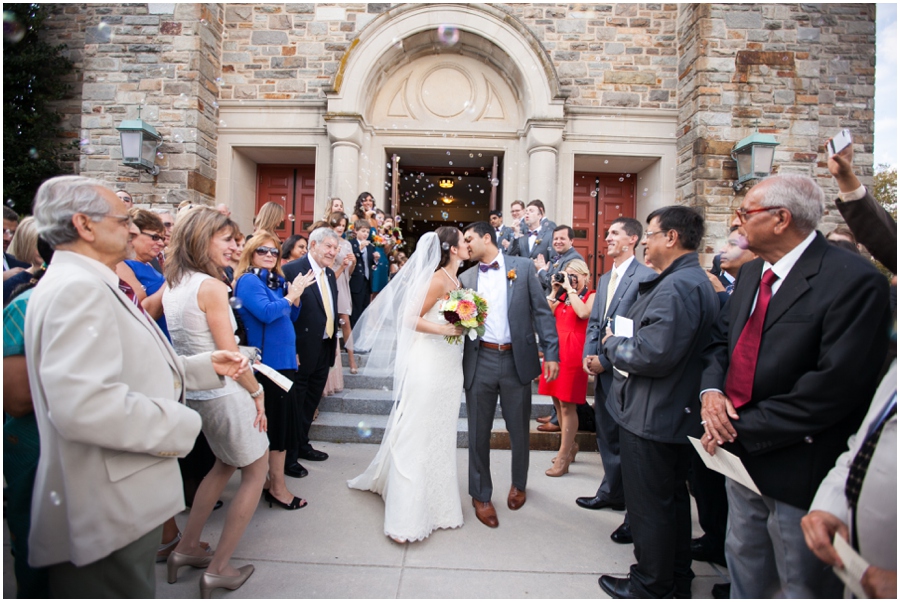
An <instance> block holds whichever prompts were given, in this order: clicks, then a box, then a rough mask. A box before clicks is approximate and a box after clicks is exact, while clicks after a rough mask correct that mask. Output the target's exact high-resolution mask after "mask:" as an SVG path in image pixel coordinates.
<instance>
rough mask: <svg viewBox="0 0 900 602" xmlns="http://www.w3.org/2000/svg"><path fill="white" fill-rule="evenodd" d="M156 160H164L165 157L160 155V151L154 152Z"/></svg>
mask: <svg viewBox="0 0 900 602" xmlns="http://www.w3.org/2000/svg"><path fill="white" fill-rule="evenodd" d="M156 158H157V159H165V158H166V156H165V155H164V154H162V153H161V152H160V151H156Z"/></svg>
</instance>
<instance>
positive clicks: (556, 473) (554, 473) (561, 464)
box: [544, 454, 572, 477]
mask: <svg viewBox="0 0 900 602" xmlns="http://www.w3.org/2000/svg"><path fill="white" fill-rule="evenodd" d="M571 457H572V455H571V454H569V457H568V458H566V459H565V460H560V459H559V458H557V459H556V462H554V463H553V467H552V468H549V469H547V472H545V473H544V474H545V475H547V476H548V477H561V476H563V475H564V474H566V473H567V472H569V463H570V462H571Z"/></svg>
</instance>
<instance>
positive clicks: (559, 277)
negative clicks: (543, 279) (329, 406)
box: [553, 272, 566, 284]
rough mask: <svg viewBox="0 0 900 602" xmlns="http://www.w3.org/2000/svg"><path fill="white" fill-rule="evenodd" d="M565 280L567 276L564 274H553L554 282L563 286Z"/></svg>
mask: <svg viewBox="0 0 900 602" xmlns="http://www.w3.org/2000/svg"><path fill="white" fill-rule="evenodd" d="M565 279H566V275H565V273H563V272H558V273H556V274H553V282H559V283H560V284H562V282H563V280H565Z"/></svg>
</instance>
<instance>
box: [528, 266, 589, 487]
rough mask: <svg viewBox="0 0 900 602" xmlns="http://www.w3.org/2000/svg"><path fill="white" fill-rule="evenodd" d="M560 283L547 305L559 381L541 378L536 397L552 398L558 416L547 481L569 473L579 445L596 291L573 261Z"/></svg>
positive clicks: (551, 293) (554, 289)
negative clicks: (556, 446)
mask: <svg viewBox="0 0 900 602" xmlns="http://www.w3.org/2000/svg"><path fill="white" fill-rule="evenodd" d="M559 276H562V277H563V278H562V281H561V282H559V281H557V280H554V282H553V288H552V289H551V291H550V295H549V296H548V297H547V301H549V303H550V309H551V310H553V315H554V316H555V317H556V331H557V333H558V334H559V377H558V378H557V379H556V380H553V381H551V382H547V381H546V380H544V377H543V375H541V381H540V385H539V386H538V393H539V394H541V395H550V396H551V397H553V405H554V406H555V407H556V414H557V416H559V426H560V427H561V431H562V433H561V437H560V444H559V452H558V453H557V455H556V458H554V460H553V467H552V468H550V469H549V470H547V472H546V474H547V476H548V477H561V476H563V475H564V474H566V473H567V472H569V464H570V463H571V462H573V461H574V460H575V454H577V453H578V445H577V444H576V443H575V435H576V434H577V433H578V405H583V404H585V403H587V401H586V399H585V398H586V395H587V381H588V376H587V374H586V373H585V372H584V370H583V369H582V367H581V366H582V361H581V359H582V351H583V350H584V339H585V337H586V334H587V326H588V319H589V318H590V317H591V308H593V307H594V297H595V291H593V290H590V282H591V273H590V271H589V270H588V267H587V264H586V263H585V262H584V261H582V260H580V259H575V260H573V261H571V262H569V264H568V265H567V266H566V269H565V270H564V271H563V272H560V273H559Z"/></svg>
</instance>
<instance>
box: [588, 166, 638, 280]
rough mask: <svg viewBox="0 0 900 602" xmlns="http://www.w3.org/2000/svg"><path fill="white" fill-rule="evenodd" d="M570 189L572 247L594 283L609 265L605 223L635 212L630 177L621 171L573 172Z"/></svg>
mask: <svg viewBox="0 0 900 602" xmlns="http://www.w3.org/2000/svg"><path fill="white" fill-rule="evenodd" d="M620 178H622V180H621V181H620ZM573 190H574V196H573V215H574V217H573V228H574V229H575V245H574V246H575V249H576V250H577V251H578V252H579V253H581V255H582V256H583V257H584V258H585V260H586V261H587V264H588V268H590V270H591V276H592V278H593V279H594V282H595V283H596V281H597V280H598V279H599V277H600V275H602V274H603V273H604V272H606V271H608V270H609V269H610V268H611V267H612V264H611V263H610V264H609V265H607V263H609V262H607V258H606V232H607V230H608V229H609V226H610V225H611V224H612V222H613V221H614V220H615V219H616V218H619V217H634V215H635V200H634V190H635V188H634V179H633V178H628V177H627V176H626V175H625V174H592V173H586V172H575V185H574V188H573Z"/></svg>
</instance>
